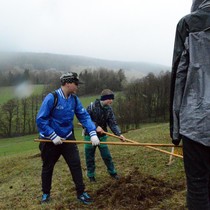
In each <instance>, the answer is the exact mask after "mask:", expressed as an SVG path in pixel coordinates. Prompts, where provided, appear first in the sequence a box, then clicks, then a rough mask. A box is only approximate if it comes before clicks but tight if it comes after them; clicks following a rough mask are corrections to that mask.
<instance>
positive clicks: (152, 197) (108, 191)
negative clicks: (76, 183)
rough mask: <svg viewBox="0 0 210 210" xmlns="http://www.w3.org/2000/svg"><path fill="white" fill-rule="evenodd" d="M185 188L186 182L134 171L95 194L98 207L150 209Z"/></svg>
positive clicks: (95, 203) (95, 204)
mask: <svg viewBox="0 0 210 210" xmlns="http://www.w3.org/2000/svg"><path fill="white" fill-rule="evenodd" d="M184 188H185V183H183V182H180V183H167V182H165V181H164V180H161V179H156V178H154V177H152V176H148V175H147V176H146V175H143V174H141V173H140V172H139V171H138V170H134V171H132V172H131V173H130V174H129V175H128V176H126V177H122V178H121V179H120V180H119V181H114V180H113V181H111V182H109V183H107V184H106V185H105V186H103V187H102V188H101V189H98V190H97V191H96V193H95V195H94V197H95V198H97V199H96V201H95V202H94V206H95V207H96V209H112V210H114V209H144V210H145V209H149V208H151V207H154V206H157V205H158V203H159V202H161V201H162V200H163V199H166V198H169V197H171V196H172V195H173V194H174V193H176V192H177V191H181V190H183V189H184Z"/></svg>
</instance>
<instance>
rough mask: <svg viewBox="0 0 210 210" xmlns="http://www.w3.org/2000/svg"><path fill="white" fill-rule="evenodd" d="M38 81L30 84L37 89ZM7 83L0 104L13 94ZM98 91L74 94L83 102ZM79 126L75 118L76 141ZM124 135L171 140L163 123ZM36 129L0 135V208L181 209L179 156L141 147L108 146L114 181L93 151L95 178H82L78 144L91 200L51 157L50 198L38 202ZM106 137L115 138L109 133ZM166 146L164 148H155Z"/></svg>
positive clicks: (61, 161) (182, 176)
mask: <svg viewBox="0 0 210 210" xmlns="http://www.w3.org/2000/svg"><path fill="white" fill-rule="evenodd" d="M42 88H43V86H36V87H34V93H39V92H40V91H41V90H42ZM13 92H14V88H13V87H3V88H2V87H1V88H0V105H1V104H3V103H5V102H6V101H7V100H9V99H11V98H12V97H13ZM98 97H99V95H96V96H90V97H80V100H81V102H82V104H83V106H84V107H87V105H89V104H90V102H91V101H94V100H95V99H96V98H98ZM81 133H82V129H81V128H80V127H79V126H78V125H77V120H75V135H76V138H77V140H82V139H83V137H82V136H81ZM124 136H125V137H127V138H128V139H132V140H135V141H137V142H142V143H143V142H144V143H171V141H170V138H169V125H168V124H167V123H164V124H145V125H142V126H141V128H140V129H138V130H132V131H129V132H128V133H125V134H124ZM37 137H38V134H34V135H28V136H23V137H16V138H7V139H0V168H1V171H0V209H2V210H11V209H18V210H22V209H30V210H40V209H46V210H61V209H62V210H66V209H71V210H76V209H77V210H80V209H93V210H99V209H100V210H102V209H103V210H122V209H127V210H130V209H140V210H146V209H150V210H159V209H165V210H168V209H170V210H182V209H186V207H185V206H186V203H185V196H186V184H185V173H184V168H183V160H182V159H181V158H173V160H174V161H173V163H172V164H171V165H168V164H167V163H168V162H169V158H170V156H169V155H168V154H164V153H162V152H159V151H155V150H153V149H151V148H146V147H142V146H123V145H109V148H110V151H111V154H112V157H113V161H114V164H115V167H116V169H117V171H118V174H119V175H120V180H119V181H115V180H113V179H112V178H111V177H110V176H109V174H108V173H107V171H106V167H105V165H104V163H103V161H102V159H101V156H100V154H99V150H97V152H96V180H97V182H96V183H94V184H92V183H90V182H89V180H88V178H87V177H86V166H85V159H84V145H82V144H79V145H78V148H79V152H80V157H81V165H82V170H83V177H84V182H85V185H86V190H87V191H88V193H89V194H90V195H92V197H93V199H94V202H93V203H92V204H91V205H88V206H85V205H83V204H81V203H79V202H78V201H77V199H76V195H75V189H74V184H73V182H72V178H71V175H70V173H69V169H68V167H67V165H66V163H65V161H64V159H63V157H61V158H60V159H59V161H58V162H57V164H56V166H55V169H54V175H53V183H52V190H51V198H52V200H51V202H49V203H48V204H42V205H41V204H40V199H41V194H42V192H41V168H42V161H41V158H40V151H39V149H38V145H39V143H37V142H34V139H35V138H37ZM108 141H117V142H119V139H114V138H111V137H109V138H108ZM161 149H163V150H167V151H169V152H170V151H171V147H169V148H163V147H162V148H161Z"/></svg>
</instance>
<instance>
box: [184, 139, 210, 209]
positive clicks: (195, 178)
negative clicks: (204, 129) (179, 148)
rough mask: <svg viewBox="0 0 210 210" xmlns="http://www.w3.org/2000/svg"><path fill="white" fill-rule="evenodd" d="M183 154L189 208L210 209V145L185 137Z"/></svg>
mask: <svg viewBox="0 0 210 210" xmlns="http://www.w3.org/2000/svg"><path fill="white" fill-rule="evenodd" d="M182 140H183V154H184V167H185V173H186V178H187V206H188V209H189V210H210V196H209V195H210V179H209V178H210V147H207V146H204V145H202V144H200V143H197V142H195V141H192V140H191V139H189V138H187V137H184V136H183V138H182Z"/></svg>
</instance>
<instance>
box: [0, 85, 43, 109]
mask: <svg viewBox="0 0 210 210" xmlns="http://www.w3.org/2000/svg"><path fill="white" fill-rule="evenodd" d="M43 87H44V86H43V85H32V89H33V94H39V93H40V92H41V91H42V89H43ZM14 91H15V86H8V87H0V105H1V104H4V103H6V102H7V101H8V100H10V99H13V98H15V95H14Z"/></svg>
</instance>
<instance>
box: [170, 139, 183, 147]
mask: <svg viewBox="0 0 210 210" xmlns="http://www.w3.org/2000/svg"><path fill="white" fill-rule="evenodd" d="M180 141H181V139H172V143H173V144H174V145H175V146H178V145H179V143H180Z"/></svg>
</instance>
